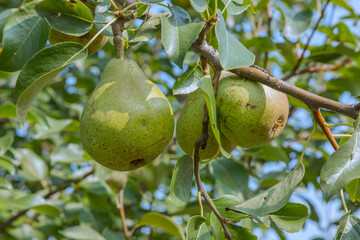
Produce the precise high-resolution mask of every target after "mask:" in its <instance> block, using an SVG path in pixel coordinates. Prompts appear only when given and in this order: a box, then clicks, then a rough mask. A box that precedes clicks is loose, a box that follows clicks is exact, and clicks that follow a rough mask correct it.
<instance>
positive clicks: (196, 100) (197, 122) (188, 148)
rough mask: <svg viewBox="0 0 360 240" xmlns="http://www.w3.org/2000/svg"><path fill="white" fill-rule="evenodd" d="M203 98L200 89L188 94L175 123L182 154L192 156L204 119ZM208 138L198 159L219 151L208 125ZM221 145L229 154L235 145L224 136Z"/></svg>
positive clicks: (212, 155)
mask: <svg viewBox="0 0 360 240" xmlns="http://www.w3.org/2000/svg"><path fill="white" fill-rule="evenodd" d="M204 105H205V97H204V96H203V94H202V92H201V90H200V89H198V90H196V91H194V92H192V93H190V94H189V95H188V98H187V100H186V103H185V107H184V109H183V111H182V113H181V115H180V117H179V119H178V121H177V123H176V139H177V141H178V143H179V145H180V147H181V149H182V150H184V152H186V153H187V154H189V155H190V156H192V155H193V152H194V149H195V147H194V144H195V142H196V140H197V139H198V138H199V137H200V135H201V132H202V120H203V118H204ZM208 134H209V138H208V141H207V144H206V148H205V149H200V159H208V158H211V157H215V155H216V153H217V152H218V151H219V144H218V143H217V141H216V139H215V136H214V133H213V131H212V129H211V126H210V125H209V128H208ZM221 145H222V147H223V148H224V150H225V151H227V152H231V151H232V150H234V149H235V147H236V146H235V145H234V144H233V143H231V142H230V141H229V140H228V139H227V138H226V137H225V136H224V135H222V136H221Z"/></svg>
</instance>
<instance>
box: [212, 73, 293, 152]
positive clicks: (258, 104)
mask: <svg viewBox="0 0 360 240" xmlns="http://www.w3.org/2000/svg"><path fill="white" fill-rule="evenodd" d="M216 105H217V111H218V114H219V122H220V128H221V132H222V133H223V134H224V135H225V136H226V137H227V138H228V139H229V140H230V141H231V142H233V143H234V144H236V145H238V146H240V147H244V148H252V147H258V146H261V145H264V144H266V143H268V142H270V141H271V140H273V139H274V138H275V137H277V136H278V135H279V134H280V133H281V132H282V130H283V129H284V126H285V124H286V121H287V118H288V113H289V101H288V98H287V96H286V94H284V93H282V92H279V91H277V90H274V89H272V88H270V87H268V86H265V85H263V84H260V83H257V82H254V81H251V80H248V79H244V78H240V77H238V76H237V75H235V74H232V73H229V72H224V73H223V74H222V76H221V80H220V82H219V87H218V91H217V97H216Z"/></svg>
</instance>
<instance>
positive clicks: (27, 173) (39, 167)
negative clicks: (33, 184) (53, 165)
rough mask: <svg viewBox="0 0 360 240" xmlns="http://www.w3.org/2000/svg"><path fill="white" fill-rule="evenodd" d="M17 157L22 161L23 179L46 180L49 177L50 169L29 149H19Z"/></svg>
mask: <svg viewBox="0 0 360 240" xmlns="http://www.w3.org/2000/svg"><path fill="white" fill-rule="evenodd" d="M16 155H17V156H16V157H17V158H18V159H21V161H22V164H21V165H22V170H21V172H20V174H21V175H23V177H25V178H26V179H28V180H29V181H39V180H44V179H46V177H47V176H48V167H47V165H46V163H45V162H44V160H43V159H41V158H40V157H39V156H38V155H36V153H34V152H33V151H32V150H30V149H27V148H22V149H17V151H16Z"/></svg>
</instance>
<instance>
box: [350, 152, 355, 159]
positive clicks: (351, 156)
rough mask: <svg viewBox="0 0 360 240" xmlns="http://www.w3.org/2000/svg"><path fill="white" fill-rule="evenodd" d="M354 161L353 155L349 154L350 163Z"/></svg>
mask: <svg viewBox="0 0 360 240" xmlns="http://www.w3.org/2000/svg"><path fill="white" fill-rule="evenodd" d="M353 159H354V154H353V153H352V154H350V161H352V160H353Z"/></svg>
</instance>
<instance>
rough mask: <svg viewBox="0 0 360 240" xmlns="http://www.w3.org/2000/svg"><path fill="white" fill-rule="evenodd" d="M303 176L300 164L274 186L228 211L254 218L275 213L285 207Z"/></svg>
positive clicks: (303, 168) (302, 167) (302, 166)
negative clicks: (253, 216)
mask: <svg viewBox="0 0 360 240" xmlns="http://www.w3.org/2000/svg"><path fill="white" fill-rule="evenodd" d="M304 174H305V167H304V165H303V164H302V163H301V164H300V165H298V166H297V167H296V168H295V169H294V170H292V171H291V172H290V173H289V174H288V175H287V176H286V178H285V179H283V180H282V181H281V182H279V183H277V184H276V185H275V186H273V187H271V188H269V189H267V190H266V191H264V192H262V193H260V194H258V195H256V196H255V197H253V198H250V199H248V200H246V201H245V202H243V203H241V204H238V205H236V206H234V207H230V208H229V209H230V210H233V211H237V212H241V213H246V214H249V215H255V216H262V215H267V214H269V213H272V212H275V211H277V210H279V209H281V208H282V207H283V206H285V204H286V203H287V201H288V200H289V199H290V197H291V195H292V193H293V191H294V190H295V189H296V188H297V186H298V185H299V183H300V182H301V180H302V179H303V177H304Z"/></svg>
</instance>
